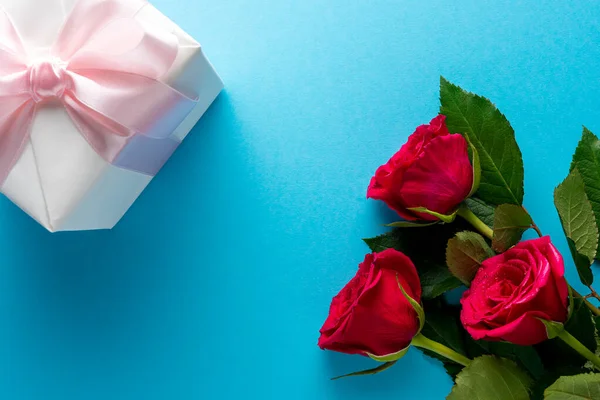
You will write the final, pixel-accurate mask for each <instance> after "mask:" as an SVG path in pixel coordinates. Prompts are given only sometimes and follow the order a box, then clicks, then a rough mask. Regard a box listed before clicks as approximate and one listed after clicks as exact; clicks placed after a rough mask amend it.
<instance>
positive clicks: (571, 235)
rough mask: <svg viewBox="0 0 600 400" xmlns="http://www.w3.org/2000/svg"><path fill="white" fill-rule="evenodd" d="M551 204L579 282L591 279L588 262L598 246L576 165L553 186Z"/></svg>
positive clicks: (592, 213)
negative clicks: (559, 182)
mask: <svg viewBox="0 0 600 400" xmlns="http://www.w3.org/2000/svg"><path fill="white" fill-rule="evenodd" d="M554 205H555V206H556V209H557V210H558V215H559V216H560V220H561V222H562V226H563V230H564V232H565V236H566V237H567V242H568V244H569V249H570V250H571V254H572V255H573V261H575V266H576V267H577V272H579V278H580V279H581V282H583V283H584V284H585V285H587V286H589V285H591V284H592V282H593V281H594V276H593V274H592V270H591V265H592V262H593V261H594V258H595V257H596V250H597V247H598V227H597V226H596V221H595V219H594V212H593V210H592V204H591V203H590V201H589V199H588V197H587V195H586V194H585V187H584V182H583V178H582V177H581V174H580V173H579V170H578V169H577V168H575V169H573V170H572V171H571V173H570V174H569V176H567V178H566V179H565V180H564V181H563V182H562V183H561V184H560V185H558V187H557V188H556V189H555V190H554Z"/></svg>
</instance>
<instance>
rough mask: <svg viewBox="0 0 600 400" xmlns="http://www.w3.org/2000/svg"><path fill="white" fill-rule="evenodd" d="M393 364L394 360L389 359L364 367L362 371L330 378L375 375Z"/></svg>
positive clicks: (333, 379)
mask: <svg viewBox="0 0 600 400" xmlns="http://www.w3.org/2000/svg"><path fill="white" fill-rule="evenodd" d="M394 364H396V361H389V362H386V363H385V364H381V365H380V366H378V367H375V368H371V369H366V370H364V371H358V372H352V373H351V374H346V375H342V376H336V377H335V378H331V380H332V381H335V380H337V379H342V378H348V377H350V376H361V375H375V374H378V373H380V372H383V371H385V370H386V369H388V368H390V367H392V366H393V365H394Z"/></svg>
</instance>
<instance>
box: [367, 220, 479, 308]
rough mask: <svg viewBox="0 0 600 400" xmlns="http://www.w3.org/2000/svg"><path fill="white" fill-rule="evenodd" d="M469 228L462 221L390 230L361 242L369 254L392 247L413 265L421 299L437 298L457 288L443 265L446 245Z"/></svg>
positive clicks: (458, 283)
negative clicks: (417, 278)
mask: <svg viewBox="0 0 600 400" xmlns="http://www.w3.org/2000/svg"><path fill="white" fill-rule="evenodd" d="M466 229H469V225H468V224H467V223H466V222H465V221H462V220H457V221H455V222H454V223H453V224H436V225H432V226H429V227H423V228H419V229H394V230H392V231H390V232H387V233H385V234H383V235H380V236H377V237H375V238H371V239H365V243H366V244H367V245H368V246H369V248H370V249H371V251H374V252H380V251H383V250H385V249H388V248H394V249H396V250H399V251H401V252H403V253H404V254H406V255H407V256H408V257H410V259H411V260H412V261H413V262H414V264H415V266H416V267H417V270H418V272H419V277H420V278H421V287H422V289H423V296H422V297H423V298H424V299H429V298H434V297H437V296H439V295H441V294H443V293H445V292H446V291H448V290H452V289H455V288H457V287H459V286H461V283H460V281H459V280H458V279H456V278H455V277H454V276H452V274H451V273H450V271H449V270H448V267H447V266H446V251H445V249H446V243H447V242H448V239H450V238H451V237H453V236H454V235H455V234H456V232H458V231H459V230H466Z"/></svg>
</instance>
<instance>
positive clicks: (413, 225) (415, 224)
mask: <svg viewBox="0 0 600 400" xmlns="http://www.w3.org/2000/svg"><path fill="white" fill-rule="evenodd" d="M437 223H439V221H435V222H430V223H422V222H411V221H398V222H392V223H391V224H387V225H386V226H389V227H390V228H425V227H426V226H431V225H435V224H437Z"/></svg>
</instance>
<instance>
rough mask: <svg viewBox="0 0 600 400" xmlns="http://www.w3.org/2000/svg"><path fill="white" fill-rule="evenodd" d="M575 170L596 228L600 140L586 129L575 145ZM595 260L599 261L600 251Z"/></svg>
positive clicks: (599, 217) (599, 214) (599, 202)
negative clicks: (583, 188) (578, 174)
mask: <svg viewBox="0 0 600 400" xmlns="http://www.w3.org/2000/svg"><path fill="white" fill-rule="evenodd" d="M575 168H577V170H578V171H579V173H580V174H581V178H582V179H583V183H584V186H585V194H586V195H587V197H588V200H589V201H590V203H591V205H592V210H593V211H594V215H595V219H596V226H600V140H598V137H597V136H596V135H594V134H593V133H592V132H591V131H590V130H589V129H587V128H586V127H584V128H583V134H582V136H581V141H580V142H579V144H578V145H577V149H576V150H575V154H574V155H573V162H572V163H571V170H574V169H575ZM595 258H598V259H600V249H598V250H597V252H596V256H595Z"/></svg>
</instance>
